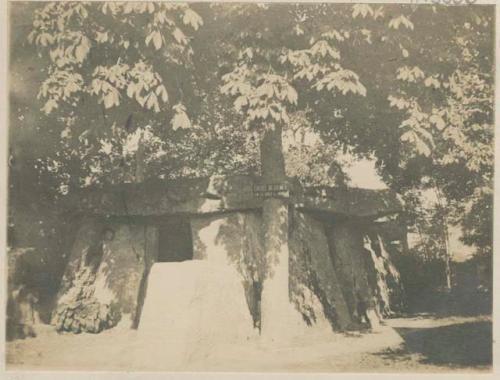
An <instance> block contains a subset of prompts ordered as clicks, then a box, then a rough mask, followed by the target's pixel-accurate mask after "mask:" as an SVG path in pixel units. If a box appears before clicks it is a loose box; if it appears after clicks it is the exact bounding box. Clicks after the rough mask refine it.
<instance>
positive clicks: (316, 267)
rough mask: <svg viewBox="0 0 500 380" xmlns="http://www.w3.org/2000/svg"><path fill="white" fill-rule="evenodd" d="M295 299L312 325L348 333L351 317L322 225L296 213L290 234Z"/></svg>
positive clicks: (292, 296)
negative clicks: (326, 324) (326, 323)
mask: <svg viewBox="0 0 500 380" xmlns="http://www.w3.org/2000/svg"><path fill="white" fill-rule="evenodd" d="M290 291H291V299H292V301H293V302H294V304H295V306H296V307H297V309H298V310H299V311H300V312H301V314H302V315H303V316H304V318H305V319H306V321H307V322H308V323H309V324H310V325H317V324H318V325H320V324H322V323H323V322H324V321H325V320H327V321H328V323H329V324H331V327H333V328H334V329H337V330H344V329H347V328H348V327H349V325H350V324H351V322H352V321H351V315H350V312H349V309H348V306H347V304H346V302H345V299H344V295H343V293H342V288H341V284H340V282H339V280H338V278H337V274H336V272H335V269H334V267H333V264H332V261H331V258H330V251H329V246H328V239H327V236H326V234H325V227H324V225H323V223H322V222H320V221H318V220H317V219H315V218H313V217H312V216H310V215H308V214H307V213H303V212H294V214H293V218H292V223H291V234H290Z"/></svg>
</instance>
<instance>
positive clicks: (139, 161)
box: [134, 132, 145, 183]
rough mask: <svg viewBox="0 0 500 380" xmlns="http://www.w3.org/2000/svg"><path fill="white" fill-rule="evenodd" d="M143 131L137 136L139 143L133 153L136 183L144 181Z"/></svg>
mask: <svg viewBox="0 0 500 380" xmlns="http://www.w3.org/2000/svg"><path fill="white" fill-rule="evenodd" d="M143 137H144V133H143V132H141V136H140V137H139V143H138V147H137V152H136V154H135V175H134V179H135V182H136V183H141V182H144V169H145V167H144V166H145V162H144V161H145V154H144V139H143Z"/></svg>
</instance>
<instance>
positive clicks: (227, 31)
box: [30, 3, 491, 330]
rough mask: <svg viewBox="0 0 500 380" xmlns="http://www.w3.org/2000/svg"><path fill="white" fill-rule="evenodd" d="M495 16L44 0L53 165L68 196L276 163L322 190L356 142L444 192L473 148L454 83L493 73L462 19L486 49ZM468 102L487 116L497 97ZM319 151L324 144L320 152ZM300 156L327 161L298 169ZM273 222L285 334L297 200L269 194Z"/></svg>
mask: <svg viewBox="0 0 500 380" xmlns="http://www.w3.org/2000/svg"><path fill="white" fill-rule="evenodd" d="M476 13H477V14H479V16H477V15H476ZM484 14H485V11H483V10H480V11H478V12H471V13H470V14H469V13H468V12H467V11H465V10H463V9H458V8H456V9H452V8H443V7H436V6H432V7H431V6H428V7H427V6H418V7H415V6H400V5H376V6H375V5H368V4H355V5H337V4H336V5H329V4H270V5H267V4H257V5H256V4H231V5H228V4H194V5H192V6H191V5H190V6H188V5H185V4H180V3H175V4H172V3H47V4H41V5H39V6H38V9H37V11H36V12H35V14H34V20H33V31H32V32H31V34H30V40H31V41H32V42H33V43H34V44H35V45H36V46H37V47H38V48H39V51H40V54H42V56H44V57H46V59H48V60H49V65H48V69H47V72H46V78H45V80H44V81H43V83H42V84H41V86H40V91H39V97H40V100H42V101H43V105H42V110H43V111H44V112H45V113H46V114H48V116H47V117H50V118H51V120H53V121H54V122H58V123H59V124H60V125H62V127H61V130H60V134H61V135H60V136H61V145H60V146H61V149H60V150H59V151H58V156H57V157H50V159H49V160H46V161H45V162H44V163H43V165H44V167H45V168H46V170H50V169H49V168H55V169H53V171H54V172H55V173H58V175H60V176H61V180H63V182H64V181H66V182H65V183H64V185H65V186H66V187H65V188H64V191H71V189H72V188H75V187H79V186H87V185H90V184H96V183H103V182H106V181H108V182H122V181H137V180H141V179H142V178H143V177H145V178H148V177H160V178H162V177H176V176H189V175H192V176H199V175H210V174H214V173H221V172H254V173H257V172H259V171H260V174H261V177H262V181H263V183H264V184H271V183H276V182H278V183H284V182H286V181H287V174H288V175H290V174H291V173H298V174H301V175H302V179H303V180H304V181H306V182H309V183H314V184H317V183H318V182H323V181H325V182H327V183H332V176H336V177H337V179H336V180H333V182H338V183H343V182H345V176H344V175H343V173H342V170H339V168H338V165H336V163H335V157H336V153H337V152H338V151H346V152H347V151H348V152H350V153H353V154H357V155H361V156H372V155H373V156H375V157H376V158H377V160H378V166H379V169H380V171H381V172H382V173H383V175H384V176H385V178H386V180H387V181H388V182H389V183H390V184H391V185H392V186H393V187H394V188H395V189H397V190H399V191H404V190H405V189H408V188H411V187H412V186H413V187H418V186H420V187H422V186H429V185H428V184H427V182H426V178H433V176H432V175H431V173H432V170H434V168H436V167H440V168H442V169H443V173H444V172H446V171H447V170H448V169H449V168H450V167H456V165H460V163H458V164H457V163H455V166H453V165H449V164H446V165H445V164H444V163H443V160H447V159H448V160H449V159H450V154H453V151H454V149H455V147H456V146H457V144H458V140H457V141H455V140H456V139H455V140H454V137H453V136H456V133H455V134H453V133H452V134H451V135H450V134H449V133H448V132H443V129H444V128H443V123H445V124H446V122H447V121H448V120H447V118H448V117H449V123H450V125H454V126H456V127H457V128H458V129H460V128H462V129H463V125H462V124H460V123H458V124H457V123H456V122H454V121H453V120H454V119H453V117H454V116H453V115H457V114H460V113H461V112H462V111H463V109H461V108H460V107H459V104H460V102H461V100H462V98H463V95H460V92H459V90H458V89H457V88H459V87H460V85H458V84H457V83H462V82H460V81H458V82H457V80H456V79H452V78H453V77H454V75H458V74H457V73H458V72H467V73H468V74H467V75H468V76H469V80H468V81H467V84H464V86H465V87H463V88H462V89H461V91H462V93H463V92H464V91H466V90H465V89H467V91H469V88H470V86H472V85H473V82H476V78H475V77H474V73H476V72H477V70H479V69H481V70H482V71H483V72H485V73H488V72H489V71H488V70H490V71H491V68H490V69H488V64H487V63H485V62H483V61H479V62H478V63H476V65H479V66H474V65H472V64H468V65H469V66H467V67H461V66H460V65H461V62H462V60H464V59H465V56H464V54H465V51H466V49H464V46H462V45H461V42H460V41H459V40H458V39H455V32H456V31H457V30H460V32H463V30H462V29H464V30H467V28H465V26H464V28H461V27H459V26H458V23H460V22H463V21H464V20H469V19H471V20H472V22H475V23H476V24H477V25H478V26H481V27H482V28H483V30H481V31H476V30H475V29H476V27H474V28H472V29H474V30H473V31H471V32H470V33H476V32H478V33H480V34H481V36H482V37H484V41H481V42H480V44H479V45H478V46H477V49H478V51H481V50H482V49H486V48H488V41H491V38H490V37H491V36H490V37H488V35H487V33H486V32H485V30H486V31H488V30H490V29H491V20H490V21H488V17H486V18H485V16H484ZM442 15H446V17H445V18H446V22H443V19H442ZM447 16H450V17H447ZM476 16H477V17H479V19H480V22H479V23H478V22H477V21H474V17H476ZM417 21H418V22H417ZM468 22H469V21H468ZM488 22H490V26H488V24H485V23H488ZM469 24H470V25H469V26H470V27H471V25H472V24H471V22H469ZM483 24H485V25H483ZM200 29H202V30H203V33H197V31H199V30H200ZM464 33H465V36H462V37H463V38H465V37H467V38H465V39H464V41H469V42H468V43H469V45H470V43H471V39H470V37H471V36H469V35H467V33H468V32H464ZM471 35H472V34H471ZM436 36H438V37H437V38H436ZM468 49H469V54H472V56H473V57H475V55H474V54H475V53H471V51H472V50H471V49H472V48H471V47H470V46H468ZM490 50H491V49H490ZM450 56H453V57H456V61H449V60H446V58H448V57H450ZM473 61H474V60H473ZM369 62H374V63H377V67H376V69H374V67H373V65H371V64H367V63H369ZM488 81H489V79H488V78H487V77H485V78H484V81H483V82H484V83H489V82H488ZM445 84H446V87H445ZM484 85H485V86H486V85H487V84H484ZM457 86H458V87H457ZM479 90H480V87H478V91H479ZM473 92H474V94H476V92H477V91H476V90H475V91H473ZM467 96H468V97H469V98H470V99H472V98H474V100H471V101H473V102H476V103H477V104H478V106H477V107H476V108H479V109H480V110H481V109H483V108H481V107H483V106H482V105H481V104H482V103H481V102H488V101H489V100H488V99H487V98H484V99H480V97H478V96H477V94H476V95H473V96H472V95H471V96H469V95H467ZM391 107H392V109H391ZM473 108H474V107H472V106H471V109H470V115H469V116H470V119H471V120H472V119H473V118H475V117H476V116H474V115H475V114H474V112H473V111H472V109H473ZM447 112H448V113H447ZM486 113H487V112H486ZM469 116H468V117H469ZM483 117H484V115H483ZM445 120H447V121H445ZM476 124H477V125H479V127H474V128H476V129H477V128H479V129H478V131H479V130H481V132H480V133H477V134H475V135H474V134H470V136H471V137H468V138H467V139H465V140H466V141H468V143H467V144H469V143H470V144H472V145H474V144H476V145H478V144H479V142H480V144H486V145H487V144H488V143H491V141H490V140H488V138H483V137H484V135H483V130H484V129H488V128H489V127H488V126H487V125H488V123H484V122H477V123H476ZM467 128H469V127H468V124H467ZM471 128H472V127H471ZM455 129H456V128H455V127H453V128H450V129H447V131H452V130H455ZM297 130H302V131H306V132H311V133H314V135H315V136H317V138H318V140H317V142H316V144H317V145H316V146H315V147H314V148H308V147H307V146H306V145H303V146H301V145H300V144H299V145H295V146H293V144H292V145H291V146H289V145H290V144H289V142H288V141H283V135H287V134H291V133H295V132H296V131H297ZM466 135H467V136H469V134H468V132H467V133H466ZM478 135H481V136H483V137H479V139H477V138H476V137H477V136H478ZM481 139H483V140H481ZM462 140H464V139H462ZM462 140H460V141H462ZM470 144H469V145H470ZM221 145H223V146H224V149H220V147H221ZM438 145H439V149H435V147H436V146H438ZM476 145H474V146H475V147H476ZM313 146H314V145H313ZM317 147H321V148H322V151H321V154H318V155H317V156H316V157H313V156H312V155H310V154H309V153H308V152H311V150H312V149H317ZM323 148H324V149H323ZM308 149H309V150H308ZM287 150H288V152H297V153H299V154H301V155H303V156H306V157H307V158H308V162H309V163H310V164H311V165H314V166H313V168H315V169H317V170H316V171H314V170H311V171H310V172H307V171H306V170H304V169H303V168H301V167H300V165H299V162H297V161H295V162H294V161H293V159H289V160H288V163H286V151H287ZM479 151H481V147H480V146H479V145H478V146H477V149H472V148H471V150H470V152H469V153H470V155H473V156H474V157H475V155H476V154H478V152H479ZM259 156H260V159H259ZM289 157H290V156H289ZM469 157H470V156H469ZM453 159H455V158H453ZM460 159H461V160H466V159H467V158H466V157H461V158H459V160H460ZM489 160H490V157H489V156H488V157H485V160H484V162H485V163H486V164H484V163H481V164H479V169H478V170H477V171H476V173H481V174H482V173H483V171H484V170H485V169H484V166H485V165H486V166H487V163H488V162H489ZM259 161H260V162H259ZM421 164H422V165H423V166H422V165H421ZM415 167H420V168H419V170H418V171H417V173H415V172H413V171H412V169H411V168H415ZM325 168H326V169H325ZM259 169H260V170H259ZM469 169H471V168H468V172H467V173H469V174H470V173H473V172H474V171H473V170H469ZM287 170H288V173H287ZM75 174H76V175H75ZM474 178H476V180H478V177H474ZM457 185H458V186H457ZM457 187H459V183H457V181H455V182H452V181H451V179H450V178H448V182H446V181H441V182H439V191H440V192H442V193H443V194H444V195H443V196H446V197H447V200H448V198H449V199H451V194H452V191H453V189H455V190H456V189H457ZM472 188H475V187H474V185H473V186H472ZM263 220H264V231H265V238H264V246H265V252H266V258H267V260H268V262H269V263H271V264H272V265H271V268H272V270H271V273H269V275H268V278H267V279H266V284H265V285H264V289H265V291H264V294H263V310H264V311H263V314H264V315H263V319H264V321H263V326H266V327H265V328H266V329H267V328H269V329H270V330H274V329H277V326H279V325H280V324H281V323H282V322H281V320H280V319H281V317H282V315H281V313H282V312H283V311H284V310H287V308H288V282H287V278H288V275H287V270H288V267H287V263H288V233H287V231H288V227H287V221H288V207H287V202H286V199H284V198H280V197H271V198H269V199H265V201H264V206H263ZM268 292H269V293H268ZM276 295H278V297H276ZM276 300H280V301H281V302H282V303H280V302H276ZM266 313H267V314H266Z"/></svg>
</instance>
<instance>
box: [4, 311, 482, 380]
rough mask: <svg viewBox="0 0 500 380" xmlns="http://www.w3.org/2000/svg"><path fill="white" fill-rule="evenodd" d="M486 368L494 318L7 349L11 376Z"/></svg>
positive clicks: (46, 337)
mask: <svg viewBox="0 0 500 380" xmlns="http://www.w3.org/2000/svg"><path fill="white" fill-rule="evenodd" d="M490 362H491V318H489V317H476V318H456V317H450V318H433V317H430V316H426V317H416V318H400V319H393V320H388V321H387V325H386V326H383V327H382V329H381V330H380V331H378V332H376V333H367V334H349V335H343V334H335V335H330V336H328V337H324V336H323V337H318V336H310V337H299V338H296V339H294V340H293V341H290V342H287V343H283V344H280V345H278V344H273V343H269V342H264V341H262V340H260V339H250V340H248V341H247V342H245V343H244V344H238V345H234V344H233V345H224V344H222V343H221V342H219V343H217V342H215V341H213V340H210V341H207V340H205V341H204V340H198V341H191V342H185V341H184V342H177V341H165V340H164V339H162V338H161V337H159V336H154V335H150V336H144V335H138V334H137V332H136V331H131V330H121V331H120V330H119V329H115V330H110V331H106V332H104V333H101V334H97V335H92V334H81V335H77V336H75V335H70V334H62V335H59V334H56V333H54V332H53V330H52V329H51V328H50V327H48V326H45V327H44V328H43V329H42V331H41V332H40V333H39V336H38V337H37V338H32V339H26V340H18V341H14V342H9V343H8V344H7V368H8V369H9V370H13V369H20V370H42V369H65V370H69V369H73V370H78V369H87V370H90V369H92V370H121V371H123V370H127V371H136V370H140V371H144V370H149V371H252V372H260V371H280V372H295V371H299V372H303V371H305V372H312V371H314V372H472V371H474V372H477V371H481V372H483V371H488V370H489V369H490V366H489V363H490Z"/></svg>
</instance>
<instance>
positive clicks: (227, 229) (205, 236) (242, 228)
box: [191, 212, 266, 326]
mask: <svg viewBox="0 0 500 380" xmlns="http://www.w3.org/2000/svg"><path fill="white" fill-rule="evenodd" d="M191 231H192V239H193V258H194V259H195V260H196V259H201V260H207V261H208V262H210V263H214V264H218V265H220V266H221V268H227V269H228V270H231V271H235V272H237V273H238V275H239V276H240V278H241V284H242V286H243V288H244V292H245V295H246V299H247V303H248V308H249V311H250V314H251V316H252V319H253V323H254V325H255V326H258V324H259V317H260V292H261V284H262V279H263V276H264V274H265V268H266V263H265V260H264V257H263V249H262V238H261V236H262V231H261V222H260V218H259V215H258V214H257V213H254V212H239V213H228V214H222V215H211V216H197V217H194V218H192V219H191Z"/></svg>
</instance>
